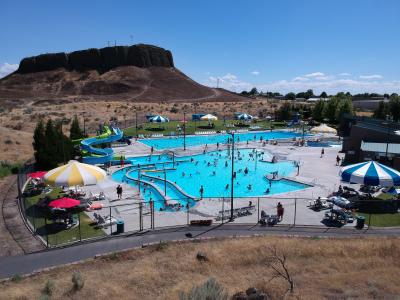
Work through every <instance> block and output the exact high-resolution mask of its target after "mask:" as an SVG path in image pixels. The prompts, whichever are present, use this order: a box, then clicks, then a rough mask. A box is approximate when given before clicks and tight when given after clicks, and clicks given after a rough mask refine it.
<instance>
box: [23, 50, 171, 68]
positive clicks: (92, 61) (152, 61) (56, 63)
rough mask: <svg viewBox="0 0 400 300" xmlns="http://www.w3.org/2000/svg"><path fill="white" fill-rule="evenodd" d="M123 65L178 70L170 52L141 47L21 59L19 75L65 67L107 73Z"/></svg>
mask: <svg viewBox="0 0 400 300" xmlns="http://www.w3.org/2000/svg"><path fill="white" fill-rule="evenodd" d="M120 66H136V67H140V68H148V67H167V68H169V67H174V61H173V58H172V53H171V51H169V50H165V49H163V48H160V47H156V46H153V45H145V44H138V45H132V46H115V47H106V48H101V49H95V48H92V49H87V50H79V51H74V52H71V53H64V52H60V53H48V54H41V55H38V56H32V57H26V58H24V59H22V60H21V62H20V64H19V68H18V70H17V72H18V73H33V72H41V71H51V70H55V69H58V68H65V69H67V70H76V71H85V70H97V71H99V72H101V73H103V72H107V71H109V70H111V69H113V68H116V67H120Z"/></svg>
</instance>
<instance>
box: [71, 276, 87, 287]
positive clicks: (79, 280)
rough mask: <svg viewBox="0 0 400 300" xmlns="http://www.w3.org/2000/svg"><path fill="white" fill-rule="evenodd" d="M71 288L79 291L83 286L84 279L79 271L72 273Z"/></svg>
mask: <svg viewBox="0 0 400 300" xmlns="http://www.w3.org/2000/svg"><path fill="white" fill-rule="evenodd" d="M71 280H72V284H73V286H72V288H73V290H74V291H79V290H81V289H83V286H84V285H85V281H84V279H83V277H82V274H81V273H79V272H75V273H74V274H72V279H71Z"/></svg>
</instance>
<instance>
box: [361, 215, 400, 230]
mask: <svg viewBox="0 0 400 300" xmlns="http://www.w3.org/2000/svg"><path fill="white" fill-rule="evenodd" d="M359 215H361V216H364V217H365V224H367V225H368V224H369V222H370V220H369V217H370V216H371V226H377V227H392V226H400V213H395V214H371V215H370V214H365V213H359Z"/></svg>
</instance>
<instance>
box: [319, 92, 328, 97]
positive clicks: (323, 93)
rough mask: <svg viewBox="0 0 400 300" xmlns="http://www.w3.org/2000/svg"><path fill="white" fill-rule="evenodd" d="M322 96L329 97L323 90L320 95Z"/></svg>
mask: <svg viewBox="0 0 400 300" xmlns="http://www.w3.org/2000/svg"><path fill="white" fill-rule="evenodd" d="M319 97H320V98H328V94H327V93H325V92H322V93H321V95H319Z"/></svg>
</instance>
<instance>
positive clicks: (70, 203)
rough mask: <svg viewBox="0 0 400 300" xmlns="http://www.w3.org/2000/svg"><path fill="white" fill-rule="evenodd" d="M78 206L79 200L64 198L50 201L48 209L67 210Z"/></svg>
mask: <svg viewBox="0 0 400 300" xmlns="http://www.w3.org/2000/svg"><path fill="white" fill-rule="evenodd" d="M80 204H81V201H79V200H76V199H72V198H66V197H64V198H60V199H57V200H53V201H51V202H50V203H49V207H53V208H63V209H67V208H73V207H76V206H79V205H80Z"/></svg>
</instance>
